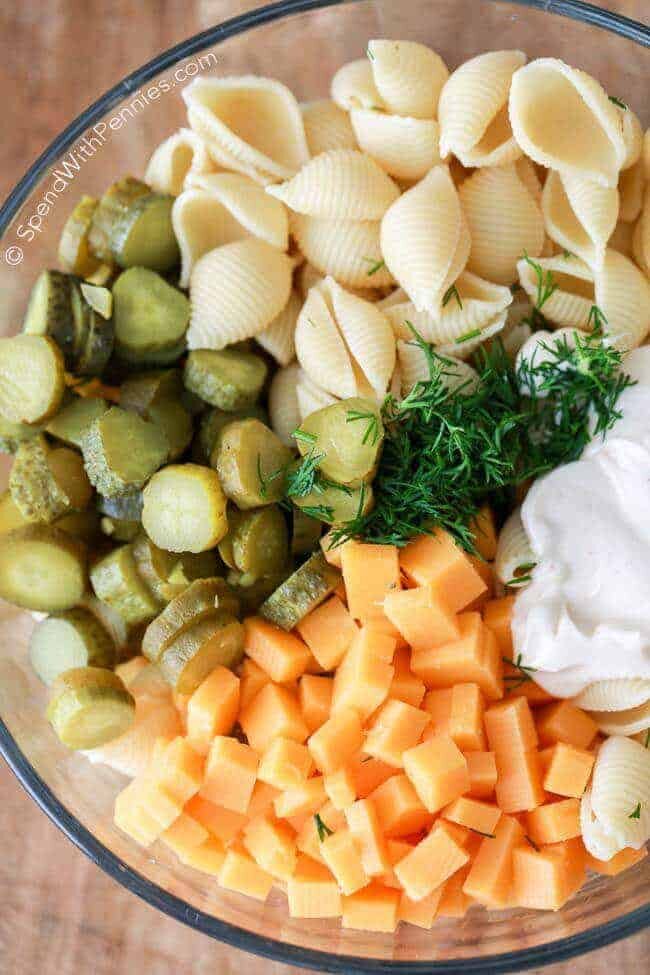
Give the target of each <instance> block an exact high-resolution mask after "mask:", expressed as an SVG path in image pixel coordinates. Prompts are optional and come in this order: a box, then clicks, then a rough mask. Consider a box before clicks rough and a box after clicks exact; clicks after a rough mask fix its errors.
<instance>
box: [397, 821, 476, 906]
mask: <svg viewBox="0 0 650 975" xmlns="http://www.w3.org/2000/svg"><path fill="white" fill-rule="evenodd" d="M468 860H469V853H468V852H467V851H466V850H465V849H464V848H463V847H462V846H460V845H459V844H458V842H457V841H456V839H455V838H454V836H453V835H452V834H451V832H450V831H449V830H448V829H447V824H446V823H442V824H441V826H440V827H439V828H438V829H435V830H432V831H431V832H430V833H429V835H428V836H426V837H425V838H424V839H423V840H421V841H420V842H419V843H418V845H417V846H416V847H414V848H413V849H412V850H411V852H410V853H407V855H406V856H405V857H404V859H403V860H400V861H399V863H397V864H396V865H395V868H394V869H395V874H396V875H397V878H398V880H399V881H400V883H401V885H402V887H403V888H404V891H405V892H406V894H407V896H408V897H410V898H411V899H412V900H414V901H420V900H422V898H424V897H427V896H428V895H429V894H431V892H432V891H433V890H435V889H436V888H437V887H440V885H441V884H444V882H445V880H447V879H448V878H449V877H451V876H452V874H454V873H456V871H457V870H460V869H461V867H463V866H464V865H465V864H466V863H467V862H468Z"/></svg>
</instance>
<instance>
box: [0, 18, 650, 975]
mask: <svg viewBox="0 0 650 975" xmlns="http://www.w3.org/2000/svg"><path fill="white" fill-rule="evenodd" d="M351 2H357V0H282V2H280V3H274V4H270V5H268V6H265V7H259V8H257V9H255V10H251V11H248V12H247V13H244V14H241V15H240V16H238V17H233V18H231V19H230V20H227V21H224V22H223V23H222V24H218V25H216V26H214V27H210V28H208V29H207V30H205V31H201V32H200V33H198V34H194V35H193V36H192V37H189V38H187V39H186V40H185V41H181V42H180V43H179V44H176V45H174V46H173V47H171V48H169V49H168V50H167V51H164V52H163V53H162V54H160V55H158V56H157V57H155V58H153V59H152V60H151V61H148V62H147V63H146V64H144V65H143V66H142V67H140V68H138V69H137V70H136V71H133V72H132V73H131V74H130V75H127V77H126V78H124V79H123V80H122V81H120V82H119V83H118V84H117V85H115V86H114V87H113V88H111V89H110V90H109V91H107V92H106V93H105V94H104V95H102V96H101V97H100V98H98V99H97V101H95V102H94V103H93V104H92V105H90V106H89V107H88V108H87V109H86V110H85V111H84V112H82V113H81V114H80V115H79V116H77V118H76V119H75V120H74V121H73V122H71V123H70V125H68V126H67V128H65V129H64V130H63V132H61V133H60V134H59V135H58V136H57V137H56V138H55V139H54V140H53V141H52V142H51V143H50V145H49V146H48V147H47V148H46V149H45V151H44V152H43V153H41V155H40V156H39V157H38V158H37V159H36V161H35V162H34V163H33V164H32V166H30V168H29V169H28V170H27V172H26V173H25V175H24V176H23V177H22V179H21V180H20V181H19V182H18V183H17V184H16V186H15V187H14V189H13V190H12V191H11V193H10V194H9V196H8V197H7V199H6V200H5V202H4V203H3V204H2V207H0V236H1V235H3V234H4V232H5V230H6V229H7V227H8V225H9V223H10V222H11V220H12V219H13V217H14V216H15V214H16V213H17V212H18V210H19V208H20V206H21V205H22V203H23V202H24V201H25V199H26V198H27V196H28V195H29V193H30V192H31V191H32V189H33V188H34V186H35V185H36V184H37V183H38V181H39V179H40V177H41V176H42V175H43V174H44V173H45V171H46V170H47V169H48V167H49V166H50V165H52V164H53V163H54V162H56V160H57V159H58V158H59V156H60V155H61V154H62V153H64V152H65V151H66V149H68V148H69V146H70V145H72V143H73V142H74V141H75V140H76V139H77V138H78V137H79V136H81V135H83V133H84V132H86V130H87V129H89V128H90V127H91V126H92V125H93V124H94V123H95V122H97V121H99V120H100V119H101V118H102V116H103V115H105V114H106V113H108V112H109V111H110V110H111V109H112V108H113V107H114V106H115V105H117V104H118V103H119V102H120V101H122V99H123V98H125V97H126V96H127V95H129V94H130V93H132V92H133V91H134V90H137V89H138V88H139V87H140V86H141V85H142V84H144V83H145V82H147V81H149V80H150V79H151V78H153V77H154V76H155V75H157V74H159V73H160V72H161V71H164V70H165V69H166V68H168V67H170V66H171V65H174V64H176V63H177V62H178V61H180V60H181V59H183V58H186V57H189V56H191V55H193V54H196V53H198V52H200V51H203V50H205V48H207V47H212V46H214V45H216V44H219V43H220V42H222V41H224V40H226V39H227V38H230V37H234V36H235V35H237V34H241V33H243V32H245V31H247V30H251V29H253V28H255V27H259V26H262V25H264V24H269V23H272V22H273V21H275V20H279V19H281V18H282V17H286V16H290V15H291V14H296V13H302V12H307V11H310V10H317V9H319V8H322V7H331V6H337V5H339V4H341V5H342V4H344V3H351ZM483 2H486V0H483ZM487 2H493V0H487ZM506 2H508V3H511V4H513V5H516V6H520V7H533V8H536V9H538V10H542V11H545V12H547V13H552V14H557V15H559V16H562V17H568V18H570V19H572V20H577V21H581V22H582V23H585V24H591V25H592V26H594V27H598V28H600V29H601V30H607V31H610V32H613V33H615V34H619V35H620V36H621V37H624V38H626V39H628V40H631V41H634V42H635V43H637V44H640V45H642V46H644V47H648V48H650V27H647V26H644V25H643V24H640V23H638V22H637V21H634V20H631V19H630V18H629V17H624V16H622V15H621V14H616V13H614V12H612V11H609V10H604V9H603V8H601V7H595V6H593V5H592V4H588V3H583V2H581V0H506ZM0 754H1V755H2V756H3V758H4V759H5V761H6V762H7V764H8V765H9V767H10V768H11V770H12V771H13V773H14V775H15V776H16V778H17V779H18V781H19V782H20V783H21V785H22V786H23V788H24V789H25V791H26V792H27V793H28V794H29V795H30V796H31V798H32V799H33V800H34V801H35V802H36V803H37V805H38V806H39V807H40V808H41V809H42V810H43V812H44V813H45V814H46V815H47V816H48V817H49V818H50V819H51V820H52V822H53V823H54V824H55V825H56V826H58V828H59V829H60V830H61V831H62V832H63V833H64V834H65V835H66V836H67V837H68V839H69V840H71V841H72V842H73V843H74V844H75V846H77V847H78V848H79V849H80V850H82V851H83V852H84V853H85V854H86V856H87V857H89V858H90V859H91V860H92V861H93V863H95V864H96V865H97V866H98V867H100V868H101V869H102V870H103V871H104V872H105V873H107V874H108V876H109V877H111V878H112V879H113V880H116V881H118V883H120V884H122V885H123V886H124V887H126V888H127V890H129V891H131V892H132V893H134V894H137V895H138V896H139V897H141V898H142V899H143V900H145V901H146V902H147V903H148V904H151V905H152V906H153V907H156V908H158V910H160V911H162V912H163V913H165V914H167V915H169V916H170V917H172V918H174V919H175V920H177V921H181V922H182V923H183V924H187V925H188V926H189V927H191V928H194V929H195V930H197V931H199V932H201V933H202V934H207V935H209V936H210V937H212V938H215V939H217V940H219V941H223V942H225V943H226V944H230V945H233V946H234V947H235V948H239V949H241V950H242V951H247V952H250V953H251V954H255V955H260V956H262V957H265V958H269V959H272V960H274V961H279V962H283V963H284V964H287V965H297V966H300V967H305V968H313V969H316V970H318V971H329V972H346V973H350V975H352V973H355V975H356V973H368V975H371V973H373V975H374V973H382V972H391V973H395V972H397V973H400V975H424V973H434V972H435V973H436V975H461V973H462V975H474V973H477V975H478V973H481V975H483V973H490V975H496V973H498V972H518V971H523V970H525V969H529V968H537V967H540V966H542V965H549V964H553V963H555V962H559V961H562V960H565V959H567V958H572V957H575V956H577V955H581V954H584V953H586V952H589V951H594V950H596V949H598V948H603V947H605V946H606V945H609V944H612V943H613V942H615V941H619V940H621V939H623V938H627V937H630V936H631V935H633V934H636V933H638V932H639V931H642V930H644V929H645V928H648V927H650V903H648V904H647V905H645V906H644V907H642V908H639V909H637V910H635V911H631V912H630V913H629V914H625V915H622V916H621V917H618V918H616V919H615V920H613V921H610V922H609V923H607V924H604V925H601V926H599V927H598V928H595V929H592V930H590V931H584V932H582V933H581V934H578V935H573V936H571V937H568V938H561V939H559V940H558V941H554V942H551V943H549V944H546V945H540V946H538V947H535V948H526V949H523V950H520V951H511V952H506V953H502V954H498V955H491V956H486V957H485V958H463V959H454V960H450V961H422V962H413V961H407V962H400V961H383V960H381V959H376V958H363V957H355V956H353V955H334V954H330V953H329V952H323V951H315V950H311V949H307V948H301V947H298V946H296V945H289V944H283V943H282V942H280V941H275V940H274V939H271V938H265V937H262V936H261V935H257V934H254V933H252V932H250V931H246V930H245V929H243V928H239V927H237V926H235V925H232V924H227V923H225V922H223V921H220V920H219V919H218V918H215V917H213V916H212V915H209V914H205V913H204V912H202V911H198V910H196V909H195V908H193V907H191V906H190V905H189V904H187V903H186V902H185V901H183V900H181V899H180V898H178V897H174V896H173V895H172V894H170V893H168V892H167V891H166V890H164V889H163V888H161V887H159V886H158V885H157V884H153V883H151V882H150V881H148V880H147V879H146V878H145V877H143V876H142V875H141V874H139V873H138V872H137V871H135V870H132V869H131V868H130V867H127V866H126V864H125V863H124V862H123V861H122V860H120V859H119V857H117V856H115V855H114V854H113V853H112V852H111V851H110V850H109V849H108V848H107V847H105V846H104V845H103V843H100V842H99V841H98V840H97V839H96V838H95V837H94V836H93V834H92V833H91V832H89V830H87V829H86V828H85V827H84V826H82V824H81V823H80V822H79V820H78V819H76V818H75V817H74V816H73V815H71V813H70V812H69V811H68V810H67V809H66V808H65V806H64V805H62V803H61V802H59V800H58V799H57V797H56V796H55V795H54V793H53V792H52V791H51V789H49V787H48V786H47V785H46V784H45V782H44V781H43V780H42V779H41V777H40V776H39V775H38V773H37V772H36V771H35V769H34V768H33V767H32V765H31V764H30V762H29V761H28V760H27V758H26V757H25V755H24V754H23V753H22V752H21V750H20V749H19V748H18V745H17V744H16V742H15V741H14V739H13V737H12V735H11V734H10V732H9V729H8V728H7V726H6V725H5V724H4V722H3V721H2V720H1V719H0Z"/></svg>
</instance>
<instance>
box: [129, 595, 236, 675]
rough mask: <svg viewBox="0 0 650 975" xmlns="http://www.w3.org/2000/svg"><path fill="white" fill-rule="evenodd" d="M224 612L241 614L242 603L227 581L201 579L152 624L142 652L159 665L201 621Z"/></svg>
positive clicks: (146, 633)
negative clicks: (165, 653) (167, 652)
mask: <svg viewBox="0 0 650 975" xmlns="http://www.w3.org/2000/svg"><path fill="white" fill-rule="evenodd" d="M217 610H223V611H224V612H227V613H230V614H231V615H232V616H237V615H238V613H239V601H238V599H237V598H236V596H235V595H234V593H233V591H232V589H231V588H230V586H229V585H228V584H227V583H226V582H225V581H224V580H223V579H218V578H215V579H197V580H195V582H192V583H191V584H190V585H189V586H188V587H187V589H185V590H184V592H182V593H180V594H179V595H178V596H176V597H175V598H174V599H172V600H171V601H170V602H169V603H168V604H167V606H165V608H164V609H163V610H162V612H161V613H160V614H159V615H158V616H157V617H156V618H155V620H152V622H151V623H150V624H149V626H148V627H147V629H146V630H145V632H144V636H143V638H142V652H143V653H144V655H145V656H146V657H148V658H149V660H151V661H152V662H154V663H155V662H156V661H157V660H158V658H159V657H160V655H161V653H163V651H165V650H166V649H167V647H168V646H169V645H170V643H172V642H173V641H174V640H175V639H176V637H178V636H180V635H181V633H184V632H185V630H187V629H188V628H189V627H191V626H193V625H194V624H195V623H199V622H200V621H201V620H204V619H207V618H209V617H211V616H214V615H215V613H216V612H217Z"/></svg>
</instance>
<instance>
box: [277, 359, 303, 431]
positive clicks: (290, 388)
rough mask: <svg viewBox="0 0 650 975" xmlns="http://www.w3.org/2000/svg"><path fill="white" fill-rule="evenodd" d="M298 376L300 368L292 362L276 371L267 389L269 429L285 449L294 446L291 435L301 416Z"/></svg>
mask: <svg viewBox="0 0 650 975" xmlns="http://www.w3.org/2000/svg"><path fill="white" fill-rule="evenodd" d="M300 375H301V369H300V366H299V365H298V363H297V362H293V363H292V364H291V365H290V366H285V367H284V368H283V369H278V371H277V372H276V373H275V375H274V376H273V379H272V380H271V385H270V387H269V419H270V420H271V427H272V429H273V430H275V432H276V433H277V435H278V437H279V438H280V440H281V441H282V443H284V444H286V445H287V447H294V446H295V440H294V439H293V437H292V436H291V434H292V433H293V431H294V430H295V429H296V427H298V426H300V420H301V416H300V409H299V407H298V392H297V384H298V379H299V377H300Z"/></svg>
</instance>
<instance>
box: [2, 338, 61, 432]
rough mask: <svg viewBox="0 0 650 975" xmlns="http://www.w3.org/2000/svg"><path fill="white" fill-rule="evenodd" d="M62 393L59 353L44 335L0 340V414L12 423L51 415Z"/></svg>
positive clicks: (44, 418)
mask: <svg viewBox="0 0 650 975" xmlns="http://www.w3.org/2000/svg"><path fill="white" fill-rule="evenodd" d="M64 392H65V367H64V361H63V353H62V352H61V350H60V349H59V347H58V345H57V344H56V342H55V341H54V340H53V339H51V338H49V337H48V336H45V335H15V336H13V338H10V339H0V413H2V415H3V416H4V417H5V419H7V420H9V421H11V422H12V423H40V422H41V421H43V420H47V419H49V417H51V416H53V415H54V414H55V413H56V412H57V410H58V409H59V407H60V405H61V400H62V399H63V394H64Z"/></svg>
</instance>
